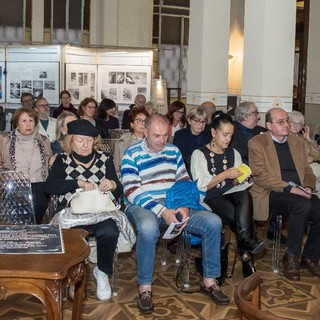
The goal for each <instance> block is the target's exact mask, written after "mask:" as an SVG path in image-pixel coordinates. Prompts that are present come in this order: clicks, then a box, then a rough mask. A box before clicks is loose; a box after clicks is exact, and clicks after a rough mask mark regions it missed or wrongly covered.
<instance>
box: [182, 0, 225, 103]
mask: <svg viewBox="0 0 320 320" xmlns="http://www.w3.org/2000/svg"><path fill="white" fill-rule="evenodd" d="M229 31H230V0H191V1H190V29H189V50H188V82H187V103H188V104H191V105H200V104H201V103H202V102H204V101H212V102H213V103H214V104H215V105H216V106H224V107H225V106H226V105H227V92H228V57H229Z"/></svg>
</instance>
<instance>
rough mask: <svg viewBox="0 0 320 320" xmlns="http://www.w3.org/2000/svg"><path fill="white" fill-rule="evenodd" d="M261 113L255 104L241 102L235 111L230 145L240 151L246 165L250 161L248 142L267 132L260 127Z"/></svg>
mask: <svg viewBox="0 0 320 320" xmlns="http://www.w3.org/2000/svg"><path fill="white" fill-rule="evenodd" d="M260 118H261V117H260V113H259V111H258V108H257V107H256V105H255V103H254V102H251V101H245V102H241V103H240V104H239V105H238V106H237V107H236V108H235V111H234V120H235V121H234V134H233V137H232V140H231V143H230V147H232V148H234V149H236V150H237V151H239V153H240V154H241V157H242V161H243V162H244V163H245V164H248V163H249V160H248V141H249V140H250V139H251V138H252V137H254V136H256V135H257V134H260V133H262V132H265V131H266V129H265V128H263V127H260V126H258V122H259V120H260Z"/></svg>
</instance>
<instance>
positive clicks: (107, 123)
mask: <svg viewBox="0 0 320 320" xmlns="http://www.w3.org/2000/svg"><path fill="white" fill-rule="evenodd" d="M116 107H117V106H116V103H115V102H114V101H113V100H111V99H108V98H104V99H102V100H101V102H100V104H99V107H98V116H97V119H99V120H100V121H102V125H103V130H104V132H105V133H106V134H107V138H109V133H108V130H109V129H119V120H118V118H116V117H115V116H114V115H115V113H116Z"/></svg>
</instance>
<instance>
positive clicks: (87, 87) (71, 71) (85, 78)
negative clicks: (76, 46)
mask: <svg viewBox="0 0 320 320" xmlns="http://www.w3.org/2000/svg"><path fill="white" fill-rule="evenodd" d="M96 88H97V66H96V65H87V64H66V89H67V90H68V91H69V92H70V94H71V102H72V103H73V104H80V102H81V101H82V100H83V99H84V98H93V99H96V100H97V101H98V103H99V101H100V100H99V99H97V98H96Z"/></svg>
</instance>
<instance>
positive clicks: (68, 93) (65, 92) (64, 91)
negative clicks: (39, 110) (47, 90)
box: [59, 90, 71, 99]
mask: <svg viewBox="0 0 320 320" xmlns="http://www.w3.org/2000/svg"><path fill="white" fill-rule="evenodd" d="M63 94H67V95H68V96H69V98H71V94H70V92H69V91H68V90H62V91H61V92H60V94H59V99H61V98H62V95H63Z"/></svg>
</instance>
